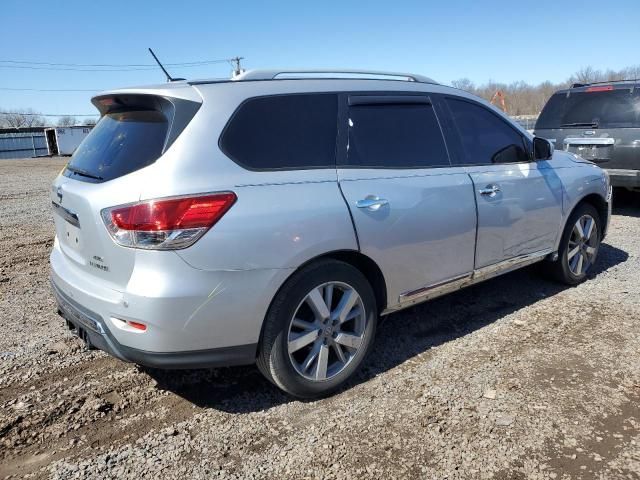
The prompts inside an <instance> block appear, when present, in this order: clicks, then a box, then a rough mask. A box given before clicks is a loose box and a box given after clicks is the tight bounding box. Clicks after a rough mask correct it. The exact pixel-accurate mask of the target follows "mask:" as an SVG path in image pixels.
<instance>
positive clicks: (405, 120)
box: [347, 103, 449, 168]
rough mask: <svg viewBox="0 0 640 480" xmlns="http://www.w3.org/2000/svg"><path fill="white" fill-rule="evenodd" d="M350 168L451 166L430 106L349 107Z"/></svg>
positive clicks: (348, 160) (374, 105)
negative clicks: (352, 166)
mask: <svg viewBox="0 0 640 480" xmlns="http://www.w3.org/2000/svg"><path fill="white" fill-rule="evenodd" d="M348 121H349V150H348V154H347V162H348V164H349V165H354V166H364V167H386V168H424V167H442V166H449V157H448V155H447V149H446V147H445V144H444V139H443V137H442V132H441V130H440V126H439V125H438V120H437V118H436V116H435V113H434V111H433V106H432V105H430V104H426V103H425V104H398V105H396V104H373V105H366V104H365V105H352V106H350V107H349V120H348Z"/></svg>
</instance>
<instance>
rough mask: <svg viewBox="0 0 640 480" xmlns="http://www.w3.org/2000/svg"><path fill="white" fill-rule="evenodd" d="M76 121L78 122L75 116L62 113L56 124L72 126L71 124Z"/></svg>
mask: <svg viewBox="0 0 640 480" xmlns="http://www.w3.org/2000/svg"><path fill="white" fill-rule="evenodd" d="M76 123H78V122H77V121H76V117H73V116H71V115H64V116H62V117H60V118H58V123H57V125H58V126H59V127H72V126H73V125H75V124H76Z"/></svg>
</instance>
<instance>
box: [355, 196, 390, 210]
mask: <svg viewBox="0 0 640 480" xmlns="http://www.w3.org/2000/svg"><path fill="white" fill-rule="evenodd" d="M388 204H389V200H386V199H384V198H380V197H376V196H375V195H367V196H366V197H365V198H363V199H362V200H358V201H357V202H356V207H358V208H366V209H367V210H371V211H372V212H375V211H376V210H380V207H384V206H385V205H388Z"/></svg>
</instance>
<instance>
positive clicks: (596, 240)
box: [549, 204, 602, 285]
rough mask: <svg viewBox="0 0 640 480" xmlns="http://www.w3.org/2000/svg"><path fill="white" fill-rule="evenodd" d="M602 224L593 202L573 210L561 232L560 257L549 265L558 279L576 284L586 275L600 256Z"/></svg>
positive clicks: (569, 283)
mask: <svg viewBox="0 0 640 480" xmlns="http://www.w3.org/2000/svg"><path fill="white" fill-rule="evenodd" d="M601 227H602V226H601V224H600V216H599V215H598V211H597V210H596V209H595V208H594V207H593V206H591V205H589V204H582V205H580V206H578V208H576V209H575V210H574V211H573V213H572V214H571V216H570V217H569V220H568V221H567V224H566V226H565V228H564V232H563V233H562V239H561V240H560V248H559V249H558V260H556V261H555V262H553V263H551V264H550V265H549V269H550V271H551V273H552V274H553V276H554V277H555V278H556V279H557V280H559V281H561V282H563V283H566V284H568V285H577V284H578V283H581V282H583V281H584V280H585V279H586V278H587V274H588V273H589V272H590V271H591V269H592V268H593V265H594V264H595V262H596V258H597V256H598V250H599V248H600V236H601V232H602V228H601Z"/></svg>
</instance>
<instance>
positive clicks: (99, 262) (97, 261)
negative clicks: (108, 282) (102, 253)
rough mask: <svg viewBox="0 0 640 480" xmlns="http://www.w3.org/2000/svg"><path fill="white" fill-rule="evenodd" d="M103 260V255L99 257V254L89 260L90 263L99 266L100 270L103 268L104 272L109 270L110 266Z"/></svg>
mask: <svg viewBox="0 0 640 480" xmlns="http://www.w3.org/2000/svg"><path fill="white" fill-rule="evenodd" d="M103 262H104V259H103V258H102V257H99V256H98V255H94V256H93V258H92V259H91V260H89V265H91V266H92V267H95V268H97V269H98V270H102V271H103V272H108V271H109V267H108V266H107V265H105V264H104V263H103Z"/></svg>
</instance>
